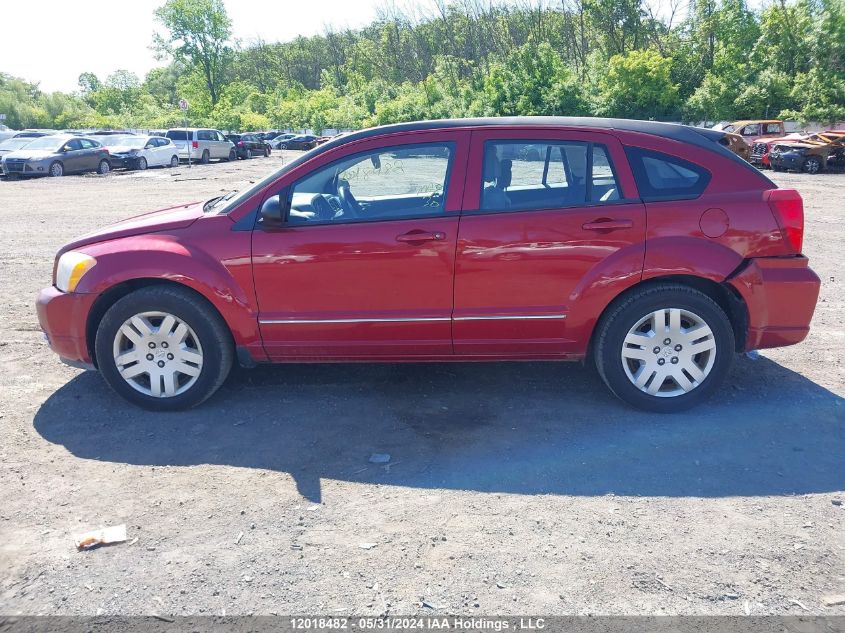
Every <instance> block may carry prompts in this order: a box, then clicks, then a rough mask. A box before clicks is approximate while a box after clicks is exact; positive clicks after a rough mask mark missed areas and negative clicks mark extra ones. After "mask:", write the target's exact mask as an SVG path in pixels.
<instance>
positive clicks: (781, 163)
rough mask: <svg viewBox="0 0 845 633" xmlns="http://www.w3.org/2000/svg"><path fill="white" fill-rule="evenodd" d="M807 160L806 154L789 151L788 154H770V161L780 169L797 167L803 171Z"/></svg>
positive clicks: (796, 168)
mask: <svg viewBox="0 0 845 633" xmlns="http://www.w3.org/2000/svg"><path fill="white" fill-rule="evenodd" d="M805 160H807V155H806V154H798V153H795V152H789V153H787V154H769V162H770V163H771V165H772V167H776V168H779V169H795V170H798V171H801V169H802V168H803V167H804V161H805Z"/></svg>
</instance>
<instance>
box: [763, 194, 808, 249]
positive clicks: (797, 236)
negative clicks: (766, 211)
mask: <svg viewBox="0 0 845 633" xmlns="http://www.w3.org/2000/svg"><path fill="white" fill-rule="evenodd" d="M763 195H764V199H765V200H766V202H768V203H769V208H770V209H771V210H772V213H773V214H774V216H775V219H776V220H777V222H778V225H779V226H780V230H781V233H783V239H784V240H785V241H786V243H787V244H788V245H789V246H790V247H791V248H792V249H793V250H794V251H795V253H796V254H797V253H800V252H801V247H802V245H803V242H804V201H803V200H802V199H801V194H799V193H798V192H797V191H796V190H795V189H769V190H768V191H766V192H765V193H764V194H763Z"/></svg>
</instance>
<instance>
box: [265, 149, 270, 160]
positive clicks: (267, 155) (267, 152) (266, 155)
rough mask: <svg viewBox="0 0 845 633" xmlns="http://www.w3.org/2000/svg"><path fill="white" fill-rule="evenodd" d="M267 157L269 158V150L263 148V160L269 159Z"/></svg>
mask: <svg viewBox="0 0 845 633" xmlns="http://www.w3.org/2000/svg"><path fill="white" fill-rule="evenodd" d="M269 157H270V148H269V147H265V148H264V158H269Z"/></svg>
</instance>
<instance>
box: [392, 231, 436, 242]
mask: <svg viewBox="0 0 845 633" xmlns="http://www.w3.org/2000/svg"><path fill="white" fill-rule="evenodd" d="M445 239H446V234H445V233H442V232H441V231H434V232H431V231H420V230H414V231H408V232H407V233H403V234H402V235H397V236H396V241H397V242H442V241H443V240H445Z"/></svg>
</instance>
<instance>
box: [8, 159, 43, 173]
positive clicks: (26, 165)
mask: <svg viewBox="0 0 845 633" xmlns="http://www.w3.org/2000/svg"><path fill="white" fill-rule="evenodd" d="M49 167H50V164H49V162H47V161H39V160H24V159H22V158H13V159H6V160H4V161H3V164H2V166H0V171H2V172H3V173H4V174H5V175H7V176H46V175H47V174H48V173H49Z"/></svg>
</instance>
